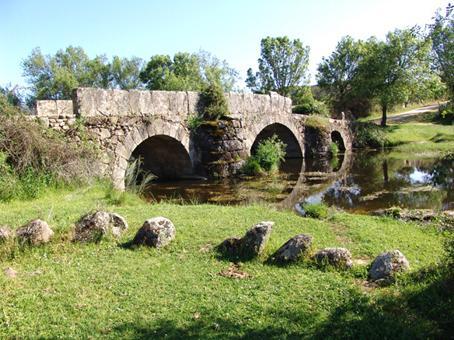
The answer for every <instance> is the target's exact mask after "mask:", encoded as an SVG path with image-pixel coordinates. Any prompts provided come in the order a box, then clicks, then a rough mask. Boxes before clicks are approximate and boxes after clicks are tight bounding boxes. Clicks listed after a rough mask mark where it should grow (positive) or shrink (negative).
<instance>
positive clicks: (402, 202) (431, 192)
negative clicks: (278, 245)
mask: <svg viewBox="0 0 454 340" xmlns="http://www.w3.org/2000/svg"><path fill="white" fill-rule="evenodd" d="M453 171H454V170H453V162H452V159H451V160H448V161H446V160H440V159H438V158H424V159H417V160H409V159H406V158H405V155H402V154H398V153H395V152H393V153H389V152H388V153H386V152H376V151H374V152H361V153H353V154H351V153H349V154H345V155H344V154H341V155H340V156H339V157H338V158H335V159H328V158H319V159H305V160H304V162H303V160H301V159H290V160H287V161H286V162H285V163H284V164H283V166H282V168H281V172H280V174H279V175H278V176H274V177H264V178H248V179H231V180H227V179H226V180H218V181H215V180H207V181H200V180H186V181H175V182H161V183H159V182H157V183H153V184H152V185H150V187H149V196H150V198H151V199H152V200H158V201H159V200H162V199H166V200H169V199H176V200H177V201H184V202H187V201H196V202H200V203H218V204H250V203H255V202H269V203H273V204H275V205H276V206H277V207H279V208H285V209H291V208H292V207H293V206H294V205H295V204H296V203H297V202H303V201H308V202H313V203H315V202H323V203H326V204H328V205H334V206H337V207H340V208H342V209H345V210H348V211H355V212H368V211H371V210H376V209H382V208H388V207H391V206H401V207H406V208H431V209H452V208H453V206H454V203H453V202H454V197H453V193H452V192H453V183H454V181H453Z"/></svg>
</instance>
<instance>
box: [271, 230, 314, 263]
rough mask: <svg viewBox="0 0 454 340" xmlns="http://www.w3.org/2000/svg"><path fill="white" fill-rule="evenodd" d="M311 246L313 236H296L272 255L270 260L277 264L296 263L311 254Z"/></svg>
mask: <svg viewBox="0 0 454 340" xmlns="http://www.w3.org/2000/svg"><path fill="white" fill-rule="evenodd" d="M311 245H312V236H310V235H305V234H299V235H296V236H294V237H292V238H291V239H290V240H288V241H287V242H285V243H284V245H282V246H281V247H280V248H279V249H278V250H277V251H276V252H275V253H274V254H273V255H271V257H270V260H271V261H272V262H276V263H290V262H296V261H297V260H298V259H299V258H301V257H302V256H304V255H306V254H307V253H308V252H309V250H310V248H311Z"/></svg>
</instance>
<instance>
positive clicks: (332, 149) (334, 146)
mask: <svg viewBox="0 0 454 340" xmlns="http://www.w3.org/2000/svg"><path fill="white" fill-rule="evenodd" d="M329 153H330V155H331V156H332V157H335V156H337V154H338V153H339V146H338V145H337V144H336V143H334V142H331V144H330V145H329Z"/></svg>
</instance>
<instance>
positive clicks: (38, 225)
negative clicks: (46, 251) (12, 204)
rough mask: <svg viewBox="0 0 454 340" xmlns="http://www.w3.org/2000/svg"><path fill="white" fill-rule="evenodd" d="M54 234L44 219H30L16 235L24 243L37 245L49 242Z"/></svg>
mask: <svg viewBox="0 0 454 340" xmlns="http://www.w3.org/2000/svg"><path fill="white" fill-rule="evenodd" d="M53 235H54V232H53V231H52V229H51V228H50V227H49V225H48V224H47V223H46V222H44V221H42V220H33V221H30V222H29V223H27V224H26V225H24V226H22V227H20V228H19V229H17V231H16V236H17V238H18V239H19V242H20V243H21V244H22V245H24V244H28V245H32V246H37V245H40V244H44V243H47V242H49V241H50V239H51V238H52V236H53Z"/></svg>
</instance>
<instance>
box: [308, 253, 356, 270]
mask: <svg viewBox="0 0 454 340" xmlns="http://www.w3.org/2000/svg"><path fill="white" fill-rule="evenodd" d="M314 259H315V261H316V262H317V263H318V264H319V265H326V264H329V265H331V266H333V267H335V268H339V269H349V268H351V267H352V266H353V262H352V254H351V253H350V251H349V250H348V249H345V248H325V249H321V250H319V251H318V252H317V253H316V254H315V255H314Z"/></svg>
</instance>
